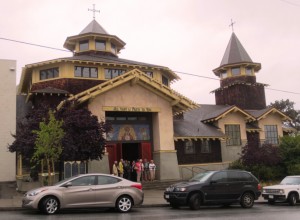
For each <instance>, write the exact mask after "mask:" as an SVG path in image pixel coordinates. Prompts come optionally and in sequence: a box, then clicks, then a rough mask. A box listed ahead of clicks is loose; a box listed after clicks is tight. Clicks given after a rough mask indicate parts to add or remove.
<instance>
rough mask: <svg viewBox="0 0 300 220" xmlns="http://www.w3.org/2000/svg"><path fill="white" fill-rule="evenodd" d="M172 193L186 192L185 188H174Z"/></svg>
mask: <svg viewBox="0 0 300 220" xmlns="http://www.w3.org/2000/svg"><path fill="white" fill-rule="evenodd" d="M174 191H175V192H184V191H186V188H185V187H176V188H175V189H174Z"/></svg>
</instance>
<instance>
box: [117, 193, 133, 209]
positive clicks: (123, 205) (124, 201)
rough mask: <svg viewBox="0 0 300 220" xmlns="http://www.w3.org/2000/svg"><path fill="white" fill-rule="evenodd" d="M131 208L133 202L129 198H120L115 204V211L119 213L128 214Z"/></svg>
mask: <svg viewBox="0 0 300 220" xmlns="http://www.w3.org/2000/svg"><path fill="white" fill-rule="evenodd" d="M132 206H133V202H132V199H131V198H130V197H129V196H120V197H119V198H118V200H117V202H116V209H117V210H118V211H119V212H129V211H130V210H131V208H132Z"/></svg>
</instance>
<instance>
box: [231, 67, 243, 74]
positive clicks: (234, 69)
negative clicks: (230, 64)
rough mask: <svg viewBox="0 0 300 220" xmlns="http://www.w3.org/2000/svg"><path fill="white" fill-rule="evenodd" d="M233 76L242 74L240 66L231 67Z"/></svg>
mask: <svg viewBox="0 0 300 220" xmlns="http://www.w3.org/2000/svg"><path fill="white" fill-rule="evenodd" d="M231 73H232V76H238V75H241V69H240V68H239V67H237V68H232V69H231Z"/></svg>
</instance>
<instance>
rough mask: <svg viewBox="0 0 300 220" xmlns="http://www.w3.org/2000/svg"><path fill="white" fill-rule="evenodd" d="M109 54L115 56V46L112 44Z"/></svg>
mask: <svg viewBox="0 0 300 220" xmlns="http://www.w3.org/2000/svg"><path fill="white" fill-rule="evenodd" d="M111 52H112V53H114V54H116V46H115V45H114V44H111Z"/></svg>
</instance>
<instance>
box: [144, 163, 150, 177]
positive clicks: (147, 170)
mask: <svg viewBox="0 0 300 220" xmlns="http://www.w3.org/2000/svg"><path fill="white" fill-rule="evenodd" d="M143 165H144V171H143V180H144V181H148V180H150V172H149V162H148V160H147V159H144V164H143Z"/></svg>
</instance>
